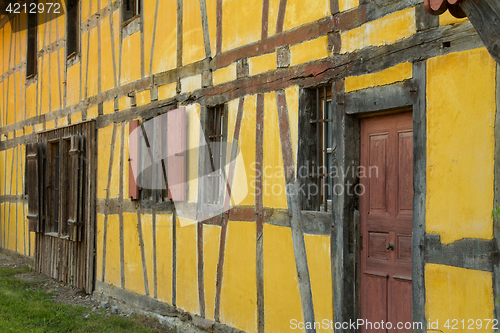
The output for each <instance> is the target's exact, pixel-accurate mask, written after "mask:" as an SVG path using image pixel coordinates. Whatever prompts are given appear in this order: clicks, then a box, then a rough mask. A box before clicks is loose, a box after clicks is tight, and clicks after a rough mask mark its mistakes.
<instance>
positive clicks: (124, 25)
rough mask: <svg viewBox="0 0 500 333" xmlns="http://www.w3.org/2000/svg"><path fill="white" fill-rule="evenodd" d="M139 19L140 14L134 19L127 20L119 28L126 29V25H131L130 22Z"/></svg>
mask: <svg viewBox="0 0 500 333" xmlns="http://www.w3.org/2000/svg"><path fill="white" fill-rule="evenodd" d="M139 17H141V14H137V15H135V16H134V17H131V18H129V19H128V20H126V21H125V22H123V23H122V25H121V27H122V28H123V27H126V26H127V25H129V23H131V22H132V21H135V20H137V19H138V18H139Z"/></svg>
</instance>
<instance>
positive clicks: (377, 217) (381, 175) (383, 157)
mask: <svg viewBox="0 0 500 333" xmlns="http://www.w3.org/2000/svg"><path fill="white" fill-rule="evenodd" d="M412 124H413V119H412V113H411V112H405V113H399V114H394V115H388V116H380V117H373V118H365V119H362V120H361V158H360V161H361V167H364V168H365V170H371V177H368V176H367V177H364V178H361V179H360V182H361V185H362V186H363V187H364V190H365V191H364V193H365V194H364V195H362V196H361V197H360V213H361V233H362V235H363V247H362V251H361V318H362V319H365V320H367V321H370V322H381V321H382V320H383V321H384V322H391V323H393V325H396V323H397V322H406V321H408V322H410V321H411V317H412V311H411V304H412V300H411V297H412V295H411V290H412V288H411V233H412V214H413V132H412ZM366 174H367V175H370V173H369V172H367V173H366ZM368 331H369V332H376V331H377V330H375V329H370V328H368V329H367V328H366V326H365V327H363V328H362V332H368ZM392 331H394V330H391V332H392ZM380 332H387V330H380Z"/></svg>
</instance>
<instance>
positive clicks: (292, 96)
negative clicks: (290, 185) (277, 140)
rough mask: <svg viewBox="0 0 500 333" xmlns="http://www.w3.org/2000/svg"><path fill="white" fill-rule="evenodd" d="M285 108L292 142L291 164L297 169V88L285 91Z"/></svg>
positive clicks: (289, 88)
mask: <svg viewBox="0 0 500 333" xmlns="http://www.w3.org/2000/svg"><path fill="white" fill-rule="evenodd" d="M285 97H286V106H287V109H288V124H289V126H290V139H291V140H292V149H293V162H294V165H295V168H297V151H298V146H299V86H292V87H288V88H286V89H285Z"/></svg>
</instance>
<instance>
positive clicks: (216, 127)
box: [203, 104, 228, 205]
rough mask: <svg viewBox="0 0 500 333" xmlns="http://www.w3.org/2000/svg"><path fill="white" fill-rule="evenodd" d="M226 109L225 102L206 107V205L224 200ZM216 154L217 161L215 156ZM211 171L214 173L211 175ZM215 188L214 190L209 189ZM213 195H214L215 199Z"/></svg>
mask: <svg viewBox="0 0 500 333" xmlns="http://www.w3.org/2000/svg"><path fill="white" fill-rule="evenodd" d="M227 118H228V110H227V106H226V105H225V104H221V105H216V106H212V107H208V108H207V118H206V122H205V126H204V127H205V128H204V133H205V138H206V142H207V147H208V155H209V156H207V161H208V162H209V163H208V164H207V165H205V167H206V168H207V171H208V173H207V182H208V184H205V186H206V187H205V188H206V189H207V191H205V193H206V196H205V199H206V201H205V202H203V203H204V204H208V205H221V204H222V203H223V202H224V193H225V190H224V189H225V185H226V181H225V180H226V177H225V176H226V175H225V165H226V161H227V151H226V148H227V147H226V145H225V144H224V143H225V142H226V141H227V122H228V119H227ZM214 155H218V158H217V162H215V156H214ZM212 173H214V174H213V175H212ZM215 177H217V178H219V181H218V182H217V181H214V182H211V181H210V179H211V178H215ZM213 188H215V191H210V190H209V189H213ZM213 195H216V201H215V200H214V197H213Z"/></svg>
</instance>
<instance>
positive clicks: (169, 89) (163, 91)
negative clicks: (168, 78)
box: [158, 82, 177, 100]
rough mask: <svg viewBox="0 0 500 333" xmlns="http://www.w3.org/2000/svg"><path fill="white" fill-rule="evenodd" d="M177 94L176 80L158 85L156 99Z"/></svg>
mask: <svg viewBox="0 0 500 333" xmlns="http://www.w3.org/2000/svg"><path fill="white" fill-rule="evenodd" d="M176 94H177V82H172V83H169V84H164V85H162V86H159V87H158V99H159V100H162V99H167V98H172V97H174V96H175V95H176Z"/></svg>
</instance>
